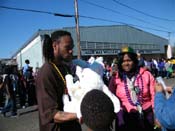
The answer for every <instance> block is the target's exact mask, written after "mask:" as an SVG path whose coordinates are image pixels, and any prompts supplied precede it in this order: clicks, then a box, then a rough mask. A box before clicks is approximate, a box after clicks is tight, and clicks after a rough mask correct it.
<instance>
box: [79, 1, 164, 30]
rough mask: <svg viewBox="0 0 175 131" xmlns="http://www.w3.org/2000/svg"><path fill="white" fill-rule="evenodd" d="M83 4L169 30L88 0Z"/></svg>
mask: <svg viewBox="0 0 175 131" xmlns="http://www.w3.org/2000/svg"><path fill="white" fill-rule="evenodd" d="M81 2H85V3H87V4H89V5H93V6H96V7H99V8H102V9H105V10H107V11H110V12H113V13H117V14H120V15H124V16H127V17H130V18H132V19H136V20H138V21H141V22H143V23H147V24H150V25H154V26H157V27H159V28H162V29H166V30H167V28H165V27H163V26H160V25H156V24H153V23H151V22H148V21H145V20H143V19H140V18H137V17H134V16H131V15H127V14H124V13H121V12H119V11H116V10H113V9H110V8H106V7H104V6H101V5H97V4H95V3H92V2H89V1H86V0H81Z"/></svg>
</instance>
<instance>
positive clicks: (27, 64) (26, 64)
mask: <svg viewBox="0 0 175 131" xmlns="http://www.w3.org/2000/svg"><path fill="white" fill-rule="evenodd" d="M29 64H30V61H29V60H28V59H26V60H25V65H24V67H23V75H24V76H25V77H26V76H27V70H28V69H29Z"/></svg>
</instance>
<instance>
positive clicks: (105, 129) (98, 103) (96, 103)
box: [80, 89, 116, 131]
mask: <svg viewBox="0 0 175 131" xmlns="http://www.w3.org/2000/svg"><path fill="white" fill-rule="evenodd" d="M80 109H81V113H82V120H83V122H84V123H85V124H86V125H87V127H88V128H89V130H93V131H112V123H113V120H114V119H115V116H116V114H115V113H114V105H113V103H112V101H111V99H110V98H109V97H108V96H107V95H106V94H105V93H104V92H102V91H100V90H97V89H93V90H91V91H89V92H88V93H87V94H86V95H85V96H84V97H83V100H82V102H81V107H80Z"/></svg>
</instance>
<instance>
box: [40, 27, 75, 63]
mask: <svg viewBox="0 0 175 131" xmlns="http://www.w3.org/2000/svg"><path fill="white" fill-rule="evenodd" d="M63 36H70V37H71V34H70V33H69V32H67V31H64V30H58V31H54V32H53V33H52V34H51V37H50V36H49V35H47V34H45V35H44V41H43V56H44V58H45V60H46V61H50V60H53V59H54V54H53V47H52V44H53V42H54V41H56V40H58V41H59V40H60V38H61V37H63ZM71 38H72V37H71ZM72 42H73V39H72Z"/></svg>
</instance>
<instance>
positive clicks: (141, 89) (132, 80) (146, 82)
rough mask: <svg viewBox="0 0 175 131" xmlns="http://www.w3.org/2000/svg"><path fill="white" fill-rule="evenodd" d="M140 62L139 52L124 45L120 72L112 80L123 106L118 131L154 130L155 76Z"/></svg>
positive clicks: (111, 82) (117, 126)
mask: <svg viewBox="0 0 175 131" xmlns="http://www.w3.org/2000/svg"><path fill="white" fill-rule="evenodd" d="M138 63H139V62H138V59H137V54H136V53H135V51H134V50H133V49H132V48H131V47H123V48H122V49H121V52H120V53H119V55H118V72H117V73H116V75H115V77H114V78H113V79H111V81H110V84H109V89H110V90H111V91H112V92H114V91H115V92H114V93H115V94H116V96H117V97H118V98H119V100H120V102H121V107H122V108H121V111H120V112H119V113H118V114H117V119H116V131H131V130H140V131H153V130H154V129H153V128H154V113H153V109H154V95H155V92H154V86H155V79H154V77H153V76H152V74H151V73H150V72H149V71H147V70H146V69H145V68H142V67H139V66H138Z"/></svg>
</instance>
